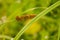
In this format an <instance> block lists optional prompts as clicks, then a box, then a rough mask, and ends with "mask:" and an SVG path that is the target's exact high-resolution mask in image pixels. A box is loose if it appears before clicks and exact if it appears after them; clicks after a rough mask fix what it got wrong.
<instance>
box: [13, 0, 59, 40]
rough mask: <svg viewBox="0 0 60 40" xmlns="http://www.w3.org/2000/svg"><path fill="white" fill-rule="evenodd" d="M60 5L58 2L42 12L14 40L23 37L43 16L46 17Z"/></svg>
mask: <svg viewBox="0 0 60 40" xmlns="http://www.w3.org/2000/svg"><path fill="white" fill-rule="evenodd" d="M59 5H60V1H57V2H56V3H54V4H53V5H51V6H50V7H48V8H47V9H45V10H44V11H42V12H41V13H39V14H38V15H37V16H36V17H35V18H33V19H32V20H31V21H30V22H29V23H28V24H26V25H25V26H24V27H23V28H22V29H21V30H20V31H19V33H18V34H17V35H16V36H15V38H14V40H18V39H19V38H20V37H21V35H22V34H23V33H24V32H25V31H26V30H27V29H28V28H29V27H30V26H31V25H32V23H34V22H35V21H37V20H38V19H39V18H41V17H42V16H44V15H46V14H47V13H48V12H50V11H51V10H53V9H54V8H56V7H57V6H59Z"/></svg>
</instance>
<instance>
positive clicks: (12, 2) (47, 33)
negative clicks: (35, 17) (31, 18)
mask: <svg viewBox="0 0 60 40" xmlns="http://www.w3.org/2000/svg"><path fill="white" fill-rule="evenodd" d="M57 1H58V0H0V37H1V35H3V36H4V35H6V36H9V37H12V38H14V37H15V36H16V34H17V33H18V32H19V31H20V30H21V29H22V28H23V26H24V25H25V24H24V23H25V22H26V21H27V20H28V19H27V20H23V21H17V20H16V16H22V15H25V14H36V15H37V14H39V13H40V12H41V11H43V10H44V9H46V8H47V7H49V6H51V5H52V4H54V3H55V2H57ZM29 9H31V10H29ZM27 22H28V21H27ZM34 25H35V24H32V29H30V30H28V31H33V32H25V33H24V34H23V35H22V36H21V38H20V39H19V40H58V36H59V35H58V33H59V32H58V31H59V26H60V6H59V7H57V8H55V9H54V10H52V11H51V12H49V13H48V14H46V15H45V16H43V17H41V18H40V19H39V20H38V22H36V27H37V26H38V25H39V27H38V28H37V29H39V28H40V29H39V30H38V31H36V30H35V29H34V28H36V27H33V26H34ZM0 40H9V39H7V38H4V37H2V38H0Z"/></svg>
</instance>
